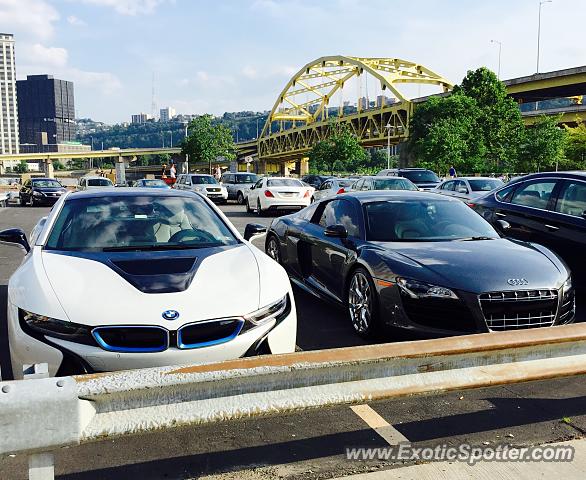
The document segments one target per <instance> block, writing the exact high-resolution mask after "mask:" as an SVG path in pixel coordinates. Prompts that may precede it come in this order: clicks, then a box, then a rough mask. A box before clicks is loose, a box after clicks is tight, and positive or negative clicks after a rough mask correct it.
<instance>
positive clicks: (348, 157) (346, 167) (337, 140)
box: [309, 121, 368, 175]
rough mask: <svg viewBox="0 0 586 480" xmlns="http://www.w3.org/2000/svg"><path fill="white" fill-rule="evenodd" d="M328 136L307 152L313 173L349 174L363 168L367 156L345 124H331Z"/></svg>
mask: <svg viewBox="0 0 586 480" xmlns="http://www.w3.org/2000/svg"><path fill="white" fill-rule="evenodd" d="M328 128H329V135H328V136H327V138H326V139H325V140H322V141H320V142H318V143H316V144H315V145H314V147H313V148H312V149H311V151H310V152H309V163H310V165H311V168H312V169H313V170H314V171H321V172H330V173H331V174H332V175H333V174H334V172H336V171H337V172H342V171H346V172H350V171H354V172H355V171H358V170H359V169H361V168H362V167H364V165H365V163H366V160H367V158H368V155H367V154H366V152H365V151H364V149H363V148H362V147H361V146H360V143H359V142H358V139H357V138H356V136H355V135H353V134H352V132H351V131H350V129H349V128H348V125H346V124H345V123H338V122H335V121H334V122H332V123H330V125H329V126H328Z"/></svg>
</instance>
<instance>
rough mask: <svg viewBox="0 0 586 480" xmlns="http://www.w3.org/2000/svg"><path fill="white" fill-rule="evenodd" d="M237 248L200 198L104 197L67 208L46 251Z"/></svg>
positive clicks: (79, 200) (76, 202)
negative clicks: (232, 246) (228, 246)
mask: <svg viewBox="0 0 586 480" xmlns="http://www.w3.org/2000/svg"><path fill="white" fill-rule="evenodd" d="M236 243H238V240H237V239H236V238H235V237H234V235H233V234H232V232H231V231H230V230H229V229H228V227H227V226H226V225H225V224H224V223H223V222H222V221H221V220H220V218H219V217H218V216H217V215H216V214H215V213H214V212H213V211H212V210H211V208H210V207H209V206H208V205H206V204H205V202H203V201H201V200H199V199H197V198H188V197H182V196H155V195H152V196H150V195H140V196H110V197H108V196H104V197H89V198H74V199H70V200H68V201H67V202H65V204H64V205H63V209H62V210H61V212H60V213H59V216H58V217H57V219H56V221H55V225H54V226H53V229H52V231H51V233H50V235H49V238H48V239H47V242H46V245H45V249H48V250H66V251H132V250H177V249H189V248H205V247H216V246H225V245H234V244H236Z"/></svg>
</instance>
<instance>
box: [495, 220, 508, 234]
mask: <svg viewBox="0 0 586 480" xmlns="http://www.w3.org/2000/svg"><path fill="white" fill-rule="evenodd" d="M496 223H497V225H498V226H499V227H500V228H501V230H503V231H504V230H508V229H509V228H511V224H510V223H509V222H507V221H505V220H497V221H496Z"/></svg>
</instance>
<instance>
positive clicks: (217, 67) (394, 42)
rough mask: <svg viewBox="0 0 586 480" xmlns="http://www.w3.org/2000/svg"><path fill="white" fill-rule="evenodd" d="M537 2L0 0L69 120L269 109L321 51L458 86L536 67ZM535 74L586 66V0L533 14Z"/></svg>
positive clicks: (26, 69)
mask: <svg viewBox="0 0 586 480" xmlns="http://www.w3.org/2000/svg"><path fill="white" fill-rule="evenodd" d="M538 8H539V0H490V1H485V0H477V1H473V0H411V1H408V2H407V1H397V0H0V31H3V32H7V33H14V35H15V38H16V65H17V67H16V68H17V76H18V78H24V77H25V76H26V75H27V74H41V73H47V74H52V75H54V76H55V77H56V78H62V79H65V80H72V81H73V82H75V101H76V110H77V115H78V116H79V117H91V118H93V119H94V120H100V121H105V122H108V123H114V122H121V121H128V120H130V115H131V114H133V113H138V112H141V111H144V112H147V113H150V111H151V88H152V76H153V72H154V73H155V77H156V82H155V84H156V101H157V104H158V106H159V107H162V106H167V105H170V106H172V107H175V108H176V109H177V111H178V112H179V113H206V112H209V113H214V114H221V113H223V112H225V111H239V110H255V111H256V110H259V111H262V110H269V109H270V108H271V107H272V105H273V103H274V101H275V99H276V97H277V95H278V94H279V92H280V90H281V89H282V88H283V86H284V85H285V83H286V82H287V81H288V79H289V77H290V76H291V74H292V73H293V72H294V71H296V70H297V69H298V68H299V67H301V66H303V65H304V64H305V63H307V62H309V61H310V60H313V59H315V58H318V57H321V56H324V55H337V54H343V55H350V56H363V57H370V56H372V57H398V58H405V59H407V60H411V61H415V62H418V63H421V64H423V65H426V66H427V67H429V68H431V69H432V70H435V71H437V72H438V73H440V74H442V75H444V76H445V77H446V78H448V79H449V80H451V81H452V82H454V83H458V82H459V81H460V80H461V79H462V77H463V76H464V75H465V73H466V71H467V70H468V69H473V68H476V67H478V66H482V65H486V66H488V67H490V68H492V69H494V70H495V71H496V69H497V58H498V47H497V46H496V44H491V43H490V40H491V39H495V40H499V41H500V42H502V44H503V47H502V68H501V77H502V78H511V77H515V76H523V75H529V74H532V73H534V72H535V69H536V65H535V60H536V37H537V16H538ZM542 12H543V13H542V49H541V52H542V54H541V67H540V71H549V70H556V69H560V68H568V67H575V66H579V65H585V64H586V45H585V41H584V25H585V19H586V0H553V2H552V3H547V4H545V5H544V6H543V10H542Z"/></svg>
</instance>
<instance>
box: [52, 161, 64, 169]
mask: <svg viewBox="0 0 586 480" xmlns="http://www.w3.org/2000/svg"><path fill="white" fill-rule="evenodd" d="M53 168H54V169H55V170H65V165H63V163H62V162H61V161H60V160H55V161H53Z"/></svg>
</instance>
